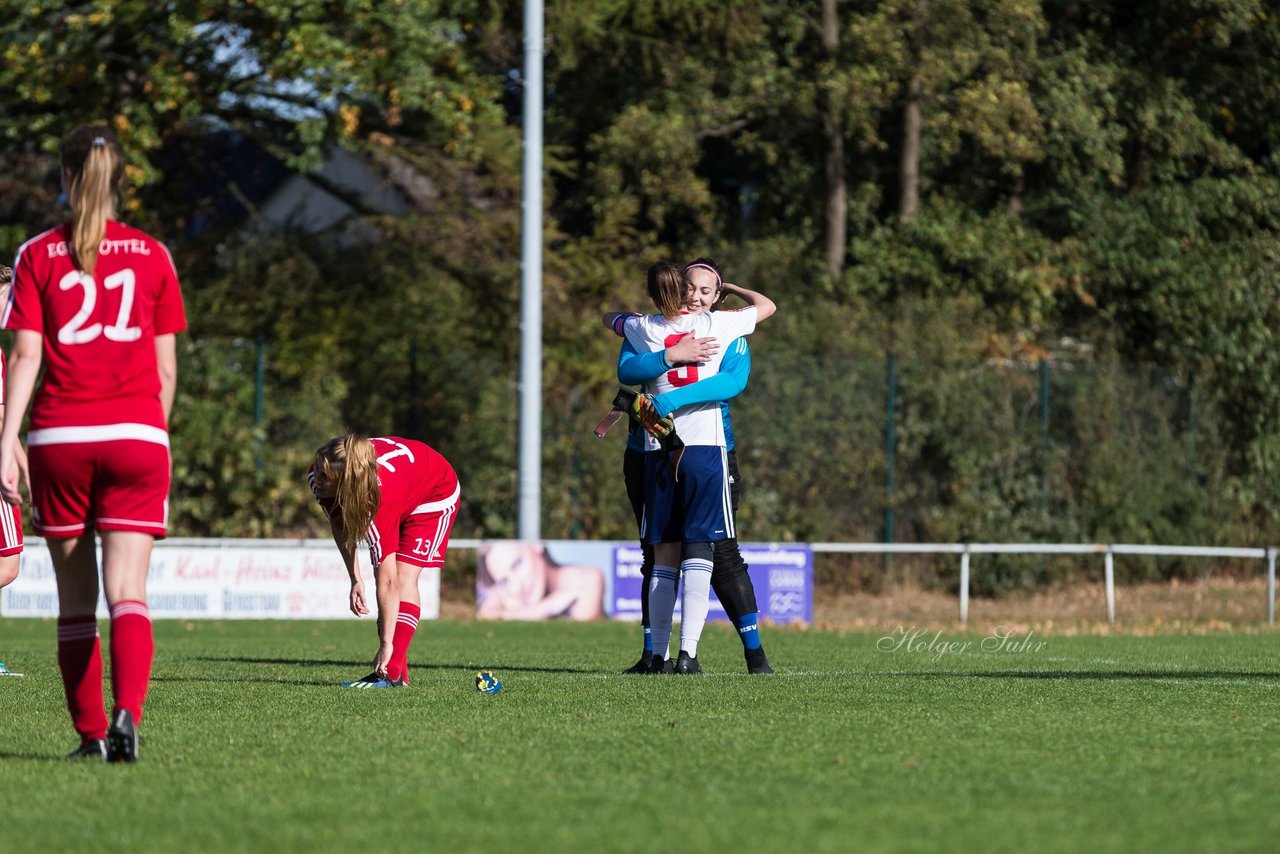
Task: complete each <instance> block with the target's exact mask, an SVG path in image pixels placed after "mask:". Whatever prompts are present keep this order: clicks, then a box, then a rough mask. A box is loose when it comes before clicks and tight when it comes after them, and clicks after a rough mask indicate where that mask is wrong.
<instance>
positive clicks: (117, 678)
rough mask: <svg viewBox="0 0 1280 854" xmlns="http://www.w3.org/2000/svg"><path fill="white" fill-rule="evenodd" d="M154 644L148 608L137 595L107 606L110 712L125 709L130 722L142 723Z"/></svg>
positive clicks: (154, 649) (149, 682) (149, 681)
mask: <svg viewBox="0 0 1280 854" xmlns="http://www.w3.org/2000/svg"><path fill="white" fill-rule="evenodd" d="M155 651H156V644H155V639H154V637H153V636H152V633H151V612H150V611H148V610H147V603H146V602H143V601H141V600H139V599H122V600H121V601H119V602H117V603H115V604H114V605H112V606H111V694H112V696H113V697H114V703H115V705H114V707H113V709H112V713H113V714H114V713H115V712H117V711H119V710H120V709H128V710H129V711H130V712H132V713H133V722H134V723H135V724H139V723H142V707H143V705H144V704H145V703H146V700H147V689H148V688H149V687H150V686H151V661H152V659H153V658H154V657H155Z"/></svg>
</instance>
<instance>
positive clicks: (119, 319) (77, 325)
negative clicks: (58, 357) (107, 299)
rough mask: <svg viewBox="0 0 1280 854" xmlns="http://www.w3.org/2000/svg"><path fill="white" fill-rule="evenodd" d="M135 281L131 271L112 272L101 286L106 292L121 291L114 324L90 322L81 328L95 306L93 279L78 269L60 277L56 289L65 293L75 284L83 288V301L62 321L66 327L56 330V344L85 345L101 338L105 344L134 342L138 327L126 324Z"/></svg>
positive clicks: (138, 336) (139, 329)
mask: <svg viewBox="0 0 1280 854" xmlns="http://www.w3.org/2000/svg"><path fill="white" fill-rule="evenodd" d="M136 283H137V279H136V278H135V276H134V274H133V270H130V269H128V268H125V269H123V270H121V271H119V272H118V273H112V274H111V275H110V276H107V278H106V279H104V280H103V282H102V285H103V287H105V288H106V289H107V290H109V291H114V290H115V289H116V288H121V289H122V291H121V293H120V311H119V312H118V313H117V314H116V322H115V323H113V324H111V325H109V326H103V325H102V324H101V323H93V324H90V325H89V326H85V321H86V320H88V319H89V318H90V317H92V316H93V310H94V308H95V307H96V306H97V305H98V284H97V282H96V281H94V278H93V276H91V275H89V274H88V273H85V272H82V271H80V270H72V271H71V272H70V273H67V274H66V275H65V276H63V277H62V280H61V281H60V282H58V289H59V290H63V291H69V290H71V289H72V288H74V287H76V286H77V285H79V286H80V287H81V288H83V289H84V299H83V301H82V302H81V303H80V310H79V311H77V312H76V314H75V316H74V317H72V318H71V319H70V320H68V321H67V322H66V324H65V325H64V326H63V327H62V328H61V329H59V330H58V343H59V344H88V343H89V342H90V341H95V340H97V338H98V336H100V335H101V336H105V337H106V339H107V340H108V341H120V342H127V341H137V340H138V339H139V338H141V337H142V328H141V327H139V326H130V325H129V314H130V312H132V311H133V291H134V287H135V286H136Z"/></svg>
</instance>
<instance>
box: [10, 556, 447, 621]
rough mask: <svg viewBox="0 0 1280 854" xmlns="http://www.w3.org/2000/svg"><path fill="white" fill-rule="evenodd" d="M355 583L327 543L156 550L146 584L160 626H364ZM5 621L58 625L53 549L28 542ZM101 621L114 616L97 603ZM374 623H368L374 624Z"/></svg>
mask: <svg viewBox="0 0 1280 854" xmlns="http://www.w3.org/2000/svg"><path fill="white" fill-rule="evenodd" d="M361 556H363V559H362V560H361V561H360V565H361V567H362V574H363V577H364V584H365V593H366V599H367V600H368V601H369V602H370V603H372V602H373V600H374V595H373V594H374V585H373V573H372V572H371V571H370V570H369V568H368V566H367V564H368V556H367V555H364V554H363V552H362V551H358V552H357V557H358V558H360V557H361ZM419 586H420V590H421V594H422V619H424V620H426V619H436V618H438V617H439V616H440V574H439V573H438V572H436V571H433V570H427V571H424V572H423V573H422V577H421V579H420V581H419ZM350 592H351V582H350V580H349V579H348V578H347V571H346V568H345V567H344V566H343V565H342V557H341V556H340V555H339V554H338V550H337V549H336V548H335V547H334V545H333V543H331V542H329V541H326V540H298V541H285V540H269V541H267V540H181V541H169V540H165V541H161V542H159V543H156V546H155V549H154V550H153V551H152V553H151V567H150V570H149V572H148V576H147V606H148V608H149V609H150V611H151V616H152V617H153V618H155V619H168V618H180V619H200V618H210V619H220V620H228V619H300V620H302V619H305V620H336V619H353V620H354V619H358V618H357V617H356V616H355V615H353V614H352V613H351V609H350V607H349V605H348V603H349V598H350ZM0 614H3V615H4V616H5V617H56V616H57V615H58V594H57V586H56V584H55V582H54V575H53V564H52V562H51V561H50V559H49V552H48V549H46V548H45V545H44V543H43V542H41V541H39V540H34V541H28V542H27V545H26V548H25V549H24V550H23V553H22V565H21V569H20V570H19V572H18V579H17V580H16V581H15V582H14V583H13V584H11V585H9V586H8V587H6V588H5V589H4V590H3V591H0ZM98 616H99V617H102V618H105V617H107V616H108V612H107V606H106V602H105V600H103V599H101V598H99V600H98ZM372 618H373V617H372V615H371V616H370V617H368V619H372Z"/></svg>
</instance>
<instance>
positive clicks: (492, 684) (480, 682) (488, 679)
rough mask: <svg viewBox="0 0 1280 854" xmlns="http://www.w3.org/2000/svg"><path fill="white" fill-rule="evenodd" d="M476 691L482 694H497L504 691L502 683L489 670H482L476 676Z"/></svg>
mask: <svg viewBox="0 0 1280 854" xmlns="http://www.w3.org/2000/svg"><path fill="white" fill-rule="evenodd" d="M476 690H477V691H479V692H480V693H481V694H496V693H498V692H499V691H501V690H502V683H501V682H499V681H498V677H497V676H494V675H493V674H492V673H490V672H489V671H488V670H481V671H480V672H479V673H477V674H476Z"/></svg>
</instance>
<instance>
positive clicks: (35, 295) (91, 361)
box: [0, 220, 187, 429]
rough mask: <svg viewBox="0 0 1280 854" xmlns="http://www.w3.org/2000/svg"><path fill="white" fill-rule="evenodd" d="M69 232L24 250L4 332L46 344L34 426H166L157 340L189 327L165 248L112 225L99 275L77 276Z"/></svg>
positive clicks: (49, 234)
mask: <svg viewBox="0 0 1280 854" xmlns="http://www.w3.org/2000/svg"><path fill="white" fill-rule="evenodd" d="M69 234H70V227H69V226H68V225H62V226H59V227H58V228H55V229H52V230H50V231H46V232H45V233H44V234H41V235H39V236H38V237H34V238H32V239H31V240H29V241H27V242H26V243H24V244H23V245H22V248H21V249H19V250H18V257H17V260H15V261H14V264H13V290H12V291H11V292H10V295H9V304H8V306H6V308H5V311H4V316H3V320H2V321H0V326H3V327H4V328H5V329H29V330H33V331H35V332H39V333H41V334H42V335H43V336H44V368H45V374H44V380H43V382H42V383H41V385H40V390H39V391H38V392H37V393H36V397H35V401H34V404H33V406H32V410H31V428H32V429H42V428H47V427H66V426H81V425H103V424H123V423H135V424H143V425H147V426H150V427H159V428H161V429H164V428H165V423H164V413H163V410H162V409H161V405H160V373H159V367H158V365H157V363H156V347H155V339H156V336H157V335H167V334H170V333H175V332H181V331H182V330H183V329H185V328H186V326H187V321H186V314H185V312H184V310H183V305H182V293H181V291H180V289H179V284H178V274H177V272H176V271H175V269H174V266H173V259H172V258H171V257H170V256H169V250H168V249H166V248H165V246H164V244H163V243H161V242H160V241H158V240H156V239H155V238H154V237H152V236H151V235H149V234H147V233H145V232H142V231H139V230H138V229H136V228H131V227H129V226H127V225H124V224H123V223H119V222H115V221H113V220H108V221H107V225H106V235H105V237H104V238H103V240H102V243H101V244H100V246H99V254H98V261H97V265H96V267H95V269H94V271H93V274H92V275H90V274H88V273H85V272H83V271H82V270H79V269H77V268H76V266H75V264H74V263H73V262H72V260H71V253H70V250H69V246H68V236H69Z"/></svg>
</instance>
